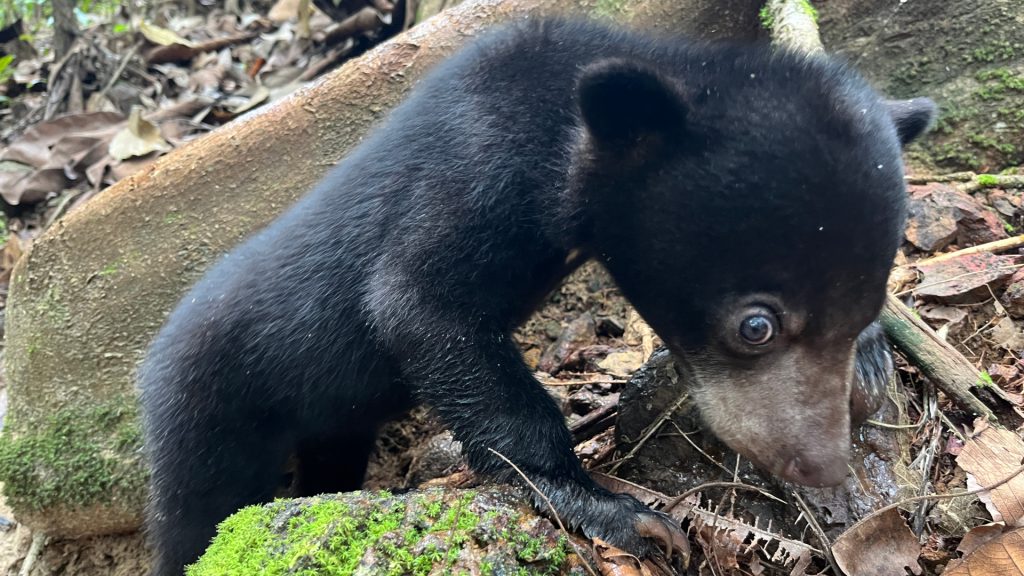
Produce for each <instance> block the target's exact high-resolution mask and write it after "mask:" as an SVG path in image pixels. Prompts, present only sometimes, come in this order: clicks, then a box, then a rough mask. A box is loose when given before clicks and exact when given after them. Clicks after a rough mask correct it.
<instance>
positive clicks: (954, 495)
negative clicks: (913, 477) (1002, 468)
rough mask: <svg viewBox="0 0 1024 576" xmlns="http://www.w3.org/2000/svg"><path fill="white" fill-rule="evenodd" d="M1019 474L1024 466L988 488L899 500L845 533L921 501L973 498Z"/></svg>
mask: <svg viewBox="0 0 1024 576" xmlns="http://www.w3.org/2000/svg"><path fill="white" fill-rule="evenodd" d="M1021 472H1024V466H1020V467H1018V468H1017V469H1016V470H1014V471H1013V472H1011V473H1010V474H1009V475H1008V476H1006V477H1005V478H1003V479H1001V480H999V481H998V482H996V483H994V484H989V485H988V486H983V487H981V488H975V489H974V490H965V491H963V492H951V493H949V494H927V495H925V496H914V497H912V498H907V499H905V500H900V501H899V502H893V503H892V504H889V505H888V506H883V507H881V508H879V509H878V510H875V511H874V512H872V513H870V514H868V515H867V516H865V517H863V518H861V519H860V520H858V521H857V522H856V523H854V525H853V526H850V528H849V529H848V530H847V531H850V530H853V529H854V528H856V527H857V526H860V525H861V524H863V523H865V522H867V521H868V520H871V519H872V518H874V517H875V516H880V515H882V514H885V513H886V512H888V511H889V510H892V509H893V508H900V507H902V506H906V505H907V504H913V503H915V502H920V501H922V500H952V499H953V498H960V497H963V496H974V495H975V494H981V493H982V492H988V491H990V490H995V489H996V488H999V487H1000V486H1002V485H1003V484H1006V483H1007V482H1009V481H1010V480H1013V479H1014V478H1016V477H1017V476H1018V475H1020V473H1021Z"/></svg>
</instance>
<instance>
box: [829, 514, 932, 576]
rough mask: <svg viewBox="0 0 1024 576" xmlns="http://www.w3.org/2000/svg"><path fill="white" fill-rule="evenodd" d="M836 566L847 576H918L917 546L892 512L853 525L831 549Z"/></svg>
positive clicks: (919, 551)
mask: <svg viewBox="0 0 1024 576" xmlns="http://www.w3.org/2000/svg"><path fill="white" fill-rule="evenodd" d="M832 554H833V555H834V556H835V559H836V563H837V564H839V567H840V568H841V569H842V570H843V572H845V573H847V574H851V575H853V574H856V575H861V574H864V575H867V574H871V575H872V576H890V575H891V576H906V573H907V571H906V568H909V569H910V571H911V572H913V573H914V574H920V573H921V566H920V565H919V564H918V563H917V558H918V556H920V555H921V545H920V544H918V542H917V537H916V536H914V533H913V532H911V531H910V528H909V527H908V526H907V523H906V522H905V521H904V520H903V517H902V516H900V513H899V511H898V510H896V509H895V508H893V509H890V510H886V511H885V512H883V513H881V514H878V515H876V516H869V517H868V518H866V519H864V520H862V521H860V522H858V523H856V524H854V525H853V527H851V528H850V529H849V530H847V531H846V532H843V533H842V534H840V535H839V537H838V538H836V541H835V543H834V544H833V545H832Z"/></svg>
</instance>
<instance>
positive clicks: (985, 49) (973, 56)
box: [969, 39, 1016, 64]
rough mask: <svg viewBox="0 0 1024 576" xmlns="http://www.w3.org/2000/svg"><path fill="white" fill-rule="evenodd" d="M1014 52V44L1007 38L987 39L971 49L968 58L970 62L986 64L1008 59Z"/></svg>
mask: <svg viewBox="0 0 1024 576" xmlns="http://www.w3.org/2000/svg"><path fill="white" fill-rule="evenodd" d="M1015 54H1016V50H1015V45H1014V44H1012V43H1010V41H1009V40H1001V39H996V40H989V41H988V42H986V43H985V44H984V45H983V46H979V47H977V48H975V49H974V50H972V51H971V53H970V57H969V60H970V61H971V62H976V63H981V64H988V63H992V62H1001V61H1004V60H1010V59H1011V58H1013V57H1014V55H1015Z"/></svg>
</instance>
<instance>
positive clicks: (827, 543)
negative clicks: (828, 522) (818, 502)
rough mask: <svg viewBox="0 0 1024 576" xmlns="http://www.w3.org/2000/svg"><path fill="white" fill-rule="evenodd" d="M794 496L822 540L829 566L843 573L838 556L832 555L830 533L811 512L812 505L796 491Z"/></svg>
mask: <svg viewBox="0 0 1024 576" xmlns="http://www.w3.org/2000/svg"><path fill="white" fill-rule="evenodd" d="M792 495H793V498H794V499H795V500H796V505H797V508H799V509H800V513H801V514H803V516H804V519H806V520H807V525H808V526H810V527H811V532H814V535H815V536H816V537H817V538H818V541H819V542H821V550H822V554H824V555H825V559H826V560H828V564H829V566H831V567H832V572H833V573H834V574H836V575H837V576H838V575H839V574H842V573H843V571H842V570H840V569H839V565H838V564H836V557H835V556H833V555H832V542H830V541H829V539H828V535H826V534H825V531H824V530H822V528H821V524H818V519H817V518H815V517H814V514H813V513H812V512H811V507H810V506H808V505H807V503H806V502H804V499H803V498H801V497H800V495H799V494H797V493H796V492H792Z"/></svg>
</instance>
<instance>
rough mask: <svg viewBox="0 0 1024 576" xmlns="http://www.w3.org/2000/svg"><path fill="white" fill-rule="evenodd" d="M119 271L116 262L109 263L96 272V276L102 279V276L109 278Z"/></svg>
mask: <svg viewBox="0 0 1024 576" xmlns="http://www.w3.org/2000/svg"><path fill="white" fill-rule="evenodd" d="M120 271H121V265H120V264H119V263H117V262H111V263H110V264H107V265H106V266H104V267H103V270H100V271H99V272H97V273H96V275H97V276H100V277H102V276H111V275H113V274H117V273H118V272H120Z"/></svg>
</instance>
